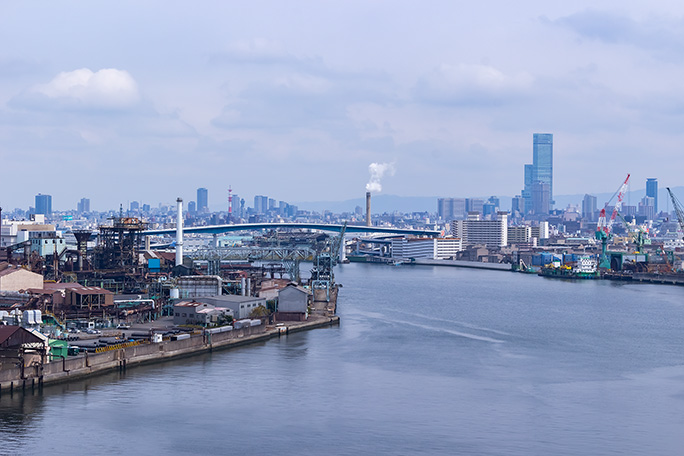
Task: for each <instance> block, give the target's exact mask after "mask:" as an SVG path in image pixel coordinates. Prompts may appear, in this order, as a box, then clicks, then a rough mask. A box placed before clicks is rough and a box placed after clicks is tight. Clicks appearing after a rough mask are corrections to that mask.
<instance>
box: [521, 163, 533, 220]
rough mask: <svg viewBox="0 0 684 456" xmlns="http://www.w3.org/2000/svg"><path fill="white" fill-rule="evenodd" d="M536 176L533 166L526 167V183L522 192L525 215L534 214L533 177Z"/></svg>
mask: <svg viewBox="0 0 684 456" xmlns="http://www.w3.org/2000/svg"><path fill="white" fill-rule="evenodd" d="M533 175H534V166H533V165H525V181H524V184H525V185H524V187H523V190H522V192H521V195H522V198H523V201H524V202H525V204H524V205H523V211H522V212H523V214H529V213H530V212H532V184H533V183H534V179H533V177H532V176H533Z"/></svg>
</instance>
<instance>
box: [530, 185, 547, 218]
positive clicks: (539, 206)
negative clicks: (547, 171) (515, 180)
mask: <svg viewBox="0 0 684 456" xmlns="http://www.w3.org/2000/svg"><path fill="white" fill-rule="evenodd" d="M550 196H551V191H550V190H549V184H547V183H546V182H541V181H535V183H534V184H532V212H533V213H534V214H536V215H545V214H548V213H549V210H550V208H551V200H550Z"/></svg>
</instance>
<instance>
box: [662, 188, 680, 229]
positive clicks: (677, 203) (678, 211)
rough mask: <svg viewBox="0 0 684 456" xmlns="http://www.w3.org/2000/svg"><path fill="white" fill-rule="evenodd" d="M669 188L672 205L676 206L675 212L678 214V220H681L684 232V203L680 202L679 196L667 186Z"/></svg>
mask: <svg viewBox="0 0 684 456" xmlns="http://www.w3.org/2000/svg"><path fill="white" fill-rule="evenodd" d="M665 188H667V193H668V194H669V195H670V199H671V200H672V205H673V206H674V209H675V213H676V214H677V220H678V221H679V228H680V229H681V230H682V233H684V210H682V203H680V202H679V200H678V199H677V197H676V196H675V195H674V193H672V190H670V187H665Z"/></svg>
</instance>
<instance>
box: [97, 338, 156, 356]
mask: <svg viewBox="0 0 684 456" xmlns="http://www.w3.org/2000/svg"><path fill="white" fill-rule="evenodd" d="M148 343H149V342H148V341H143V340H136V341H134V342H123V343H120V344H115V345H108V346H106V347H98V348H96V349H95V353H104V352H108V351H111V350H119V349H121V348H128V347H135V346H137V345H143V344H148Z"/></svg>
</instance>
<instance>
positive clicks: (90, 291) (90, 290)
mask: <svg viewBox="0 0 684 456" xmlns="http://www.w3.org/2000/svg"><path fill="white" fill-rule="evenodd" d="M71 291H73V292H74V293H76V294H79V295H94V294H110V295H113V294H114V293H113V292H111V291H109V290H105V289H104V288H100V287H83V288H72V289H71Z"/></svg>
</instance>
